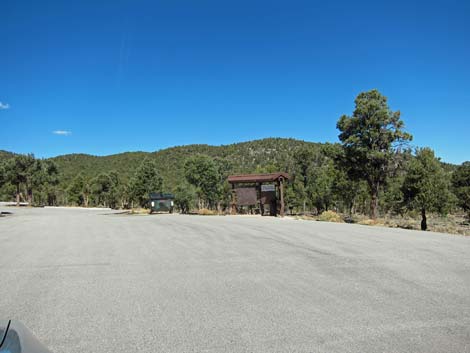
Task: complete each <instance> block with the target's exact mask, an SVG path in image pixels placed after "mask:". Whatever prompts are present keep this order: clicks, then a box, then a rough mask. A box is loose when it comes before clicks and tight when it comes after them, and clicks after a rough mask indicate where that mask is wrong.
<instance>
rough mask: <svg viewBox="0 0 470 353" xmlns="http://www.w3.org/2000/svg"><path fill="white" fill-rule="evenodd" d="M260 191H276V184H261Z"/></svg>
mask: <svg viewBox="0 0 470 353" xmlns="http://www.w3.org/2000/svg"><path fill="white" fill-rule="evenodd" d="M261 191H263V192H265V191H276V185H274V184H267V185H261Z"/></svg>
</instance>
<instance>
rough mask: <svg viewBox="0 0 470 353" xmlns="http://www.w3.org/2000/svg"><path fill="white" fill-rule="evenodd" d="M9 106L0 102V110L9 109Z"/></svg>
mask: <svg viewBox="0 0 470 353" xmlns="http://www.w3.org/2000/svg"><path fill="white" fill-rule="evenodd" d="M9 108H10V104H8V103H2V102H0V110H3V109H9Z"/></svg>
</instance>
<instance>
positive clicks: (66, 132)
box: [52, 130, 72, 136]
mask: <svg viewBox="0 0 470 353" xmlns="http://www.w3.org/2000/svg"><path fill="white" fill-rule="evenodd" d="M52 133H53V134H54V135H62V136H68V135H72V131H67V130H54V131H52Z"/></svg>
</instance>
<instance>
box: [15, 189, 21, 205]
mask: <svg viewBox="0 0 470 353" xmlns="http://www.w3.org/2000/svg"><path fill="white" fill-rule="evenodd" d="M19 206H20V184H16V207H19Z"/></svg>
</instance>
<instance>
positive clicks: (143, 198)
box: [129, 158, 163, 207]
mask: <svg viewBox="0 0 470 353" xmlns="http://www.w3.org/2000/svg"><path fill="white" fill-rule="evenodd" d="M162 186H163V179H162V177H161V176H160V173H159V172H158V168H157V165H156V163H155V162H154V161H153V160H152V159H150V158H146V159H145V160H144V161H143V162H142V164H141V165H140V167H139V168H138V169H137V170H136V172H135V174H134V177H133V178H132V179H131V181H130V183H129V192H130V195H131V199H132V200H133V201H136V202H137V203H138V204H139V205H140V206H141V207H145V206H146V205H147V203H148V200H149V194H150V193H151V192H161V191H162Z"/></svg>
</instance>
